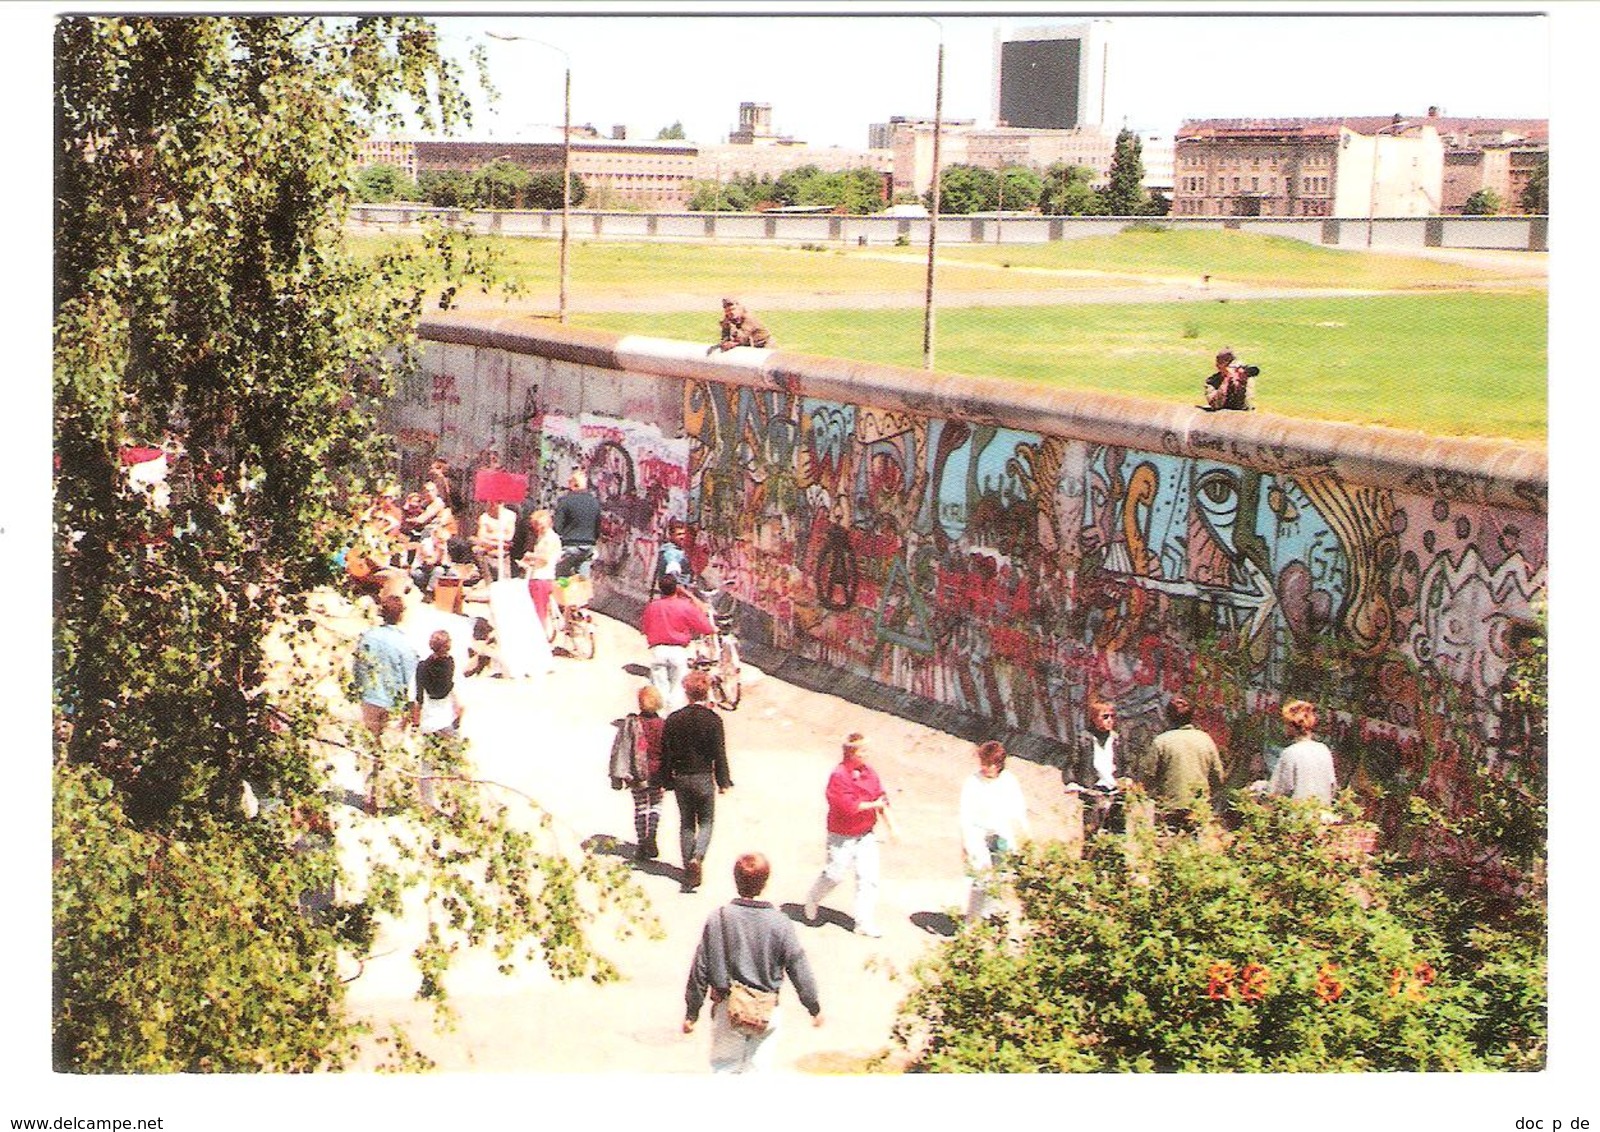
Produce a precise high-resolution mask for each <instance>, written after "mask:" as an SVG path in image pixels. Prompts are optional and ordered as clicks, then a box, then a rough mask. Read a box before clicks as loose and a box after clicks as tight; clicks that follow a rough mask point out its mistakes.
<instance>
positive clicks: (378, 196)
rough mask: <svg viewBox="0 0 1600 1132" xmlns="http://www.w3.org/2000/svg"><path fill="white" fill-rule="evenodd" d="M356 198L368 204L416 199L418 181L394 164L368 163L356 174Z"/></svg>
mask: <svg viewBox="0 0 1600 1132" xmlns="http://www.w3.org/2000/svg"><path fill="white" fill-rule="evenodd" d="M355 198H356V200H359V201H362V202H364V203H367V204H385V203H387V202H389V201H392V200H416V199H418V190H417V183H416V182H415V181H413V180H412V179H411V178H410V177H407V176H406V175H405V173H404V172H402V171H401V170H400V169H398V168H396V167H395V166H393V165H368V166H366V167H365V168H363V169H362V170H361V172H360V173H358V174H356V186H355Z"/></svg>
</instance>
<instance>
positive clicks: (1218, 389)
mask: <svg viewBox="0 0 1600 1132" xmlns="http://www.w3.org/2000/svg"><path fill="white" fill-rule="evenodd" d="M1260 372H1261V367H1260V366H1248V365H1245V364H1244V363H1243V362H1238V361H1235V360H1234V356H1233V351H1232V350H1223V351H1222V352H1221V353H1220V354H1218V355H1217V369H1216V372H1215V373H1212V374H1210V375H1209V376H1208V377H1207V378H1206V408H1207V409H1209V410H1211V411H1213V412H1215V411H1216V410H1218V409H1239V410H1248V409H1253V408H1255V407H1256V403H1255V384H1254V382H1255V378H1256V375H1257V374H1259V373H1260Z"/></svg>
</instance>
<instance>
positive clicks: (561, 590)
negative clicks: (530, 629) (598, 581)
mask: <svg viewBox="0 0 1600 1132" xmlns="http://www.w3.org/2000/svg"><path fill="white" fill-rule="evenodd" d="M593 596H594V585H593V583H591V582H590V581H589V579H588V578H585V577H584V576H583V575H581V574H574V575H572V576H571V577H568V578H557V579H556V585H555V588H554V589H553V590H551V591H550V616H549V619H548V620H547V621H546V623H545V636H546V637H547V638H548V639H549V641H550V647H551V649H552V650H554V649H556V648H557V647H560V648H561V649H562V650H563V651H565V652H566V654H567V655H568V656H575V657H577V658H578V659H579V660H593V659H594V654H595V632H594V614H592V613H590V612H589V599H590V598H592V597H593ZM558 640H564V642H565V643H564V644H562V645H560V646H558V645H557V641H558Z"/></svg>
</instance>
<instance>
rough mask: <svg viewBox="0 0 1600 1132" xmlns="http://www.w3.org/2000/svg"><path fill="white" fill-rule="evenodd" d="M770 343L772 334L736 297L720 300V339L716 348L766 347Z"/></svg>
mask: <svg viewBox="0 0 1600 1132" xmlns="http://www.w3.org/2000/svg"><path fill="white" fill-rule="evenodd" d="M771 344H772V335H771V334H769V333H768V332H767V328H766V327H765V326H763V325H761V322H760V321H759V320H758V319H757V318H756V316H755V315H753V314H751V313H750V312H749V311H747V310H745V308H744V304H743V303H741V302H740V301H739V300H738V299H723V300H722V341H720V342H718V343H717V346H716V348H717V349H720V350H731V349H733V348H734V347H735V346H755V347H757V348H758V349H766V348H767V347H768V346H770V345H771Z"/></svg>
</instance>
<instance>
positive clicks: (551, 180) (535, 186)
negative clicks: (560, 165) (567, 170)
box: [522, 171, 589, 210]
mask: <svg viewBox="0 0 1600 1132" xmlns="http://www.w3.org/2000/svg"><path fill="white" fill-rule="evenodd" d="M567 194H568V197H569V198H570V200H571V203H572V207H573V208H577V207H579V206H580V205H582V204H583V202H584V199H585V198H586V197H587V196H588V195H589V187H588V186H587V185H585V184H584V182H583V178H582V177H580V176H578V174H576V173H574V174H572V179H571V181H570V183H569V187H568V190H567ZM522 199H523V207H524V208H543V209H552V210H553V209H558V208H560V207H561V174H560V173H557V172H554V171H549V172H539V173H531V174H529V175H528V180H527V183H526V185H525V187H524V189H523V196H522Z"/></svg>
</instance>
